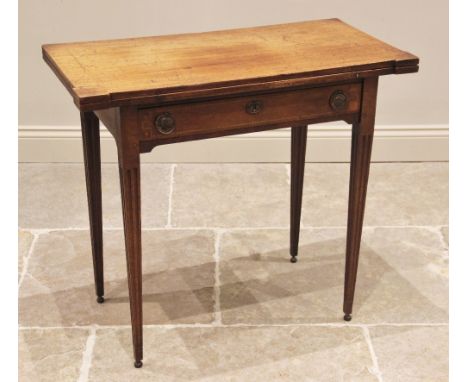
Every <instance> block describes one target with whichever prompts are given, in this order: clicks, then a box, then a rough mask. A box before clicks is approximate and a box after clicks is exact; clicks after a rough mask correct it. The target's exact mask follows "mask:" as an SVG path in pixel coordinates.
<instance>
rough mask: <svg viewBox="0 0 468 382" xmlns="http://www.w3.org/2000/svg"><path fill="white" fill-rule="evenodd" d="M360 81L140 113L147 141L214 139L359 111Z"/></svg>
mask: <svg viewBox="0 0 468 382" xmlns="http://www.w3.org/2000/svg"><path fill="white" fill-rule="evenodd" d="M360 101H361V83H349V84H342V85H338V86H326V87H317V88H309V89H300V90H289V91H283V92H277V93H269V94H259V95H253V96H243V97H233V98H227V99H223V100H213V101H203V102H193V103H185V104H174V105H165V106H157V107H154V108H145V109H140V110H139V124H140V127H141V129H142V132H143V135H144V139H157V140H160V139H161V140H164V139H174V138H180V137H182V138H183V137H187V136H192V137H196V136H197V135H210V134H216V133H220V132H224V133H226V132H227V131H229V130H233V131H241V130H242V129H244V128H245V129H246V130H247V129H248V128H255V127H260V126H280V125H284V127H286V126H289V125H290V124H297V123H300V122H307V121H313V120H314V119H320V118H324V119H331V120H333V119H336V120H339V119H341V118H342V117H344V116H346V115H350V114H354V113H357V112H359V108H360Z"/></svg>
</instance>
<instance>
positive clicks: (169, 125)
mask: <svg viewBox="0 0 468 382" xmlns="http://www.w3.org/2000/svg"><path fill="white" fill-rule="evenodd" d="M154 125H155V126H156V129H157V130H158V131H159V132H160V133H161V134H171V133H172V132H173V131H174V130H175V119H174V117H173V116H172V115H171V113H169V112H166V113H162V114H159V115H158V116H156V118H155V120H154Z"/></svg>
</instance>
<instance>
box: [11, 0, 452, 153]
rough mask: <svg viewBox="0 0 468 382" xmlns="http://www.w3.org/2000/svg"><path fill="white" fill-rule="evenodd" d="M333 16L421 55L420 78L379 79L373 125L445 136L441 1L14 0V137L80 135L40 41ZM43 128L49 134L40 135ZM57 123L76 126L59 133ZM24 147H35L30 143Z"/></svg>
mask: <svg viewBox="0 0 468 382" xmlns="http://www.w3.org/2000/svg"><path fill="white" fill-rule="evenodd" d="M331 17H338V18H341V19H342V20H344V21H346V22H348V23H350V24H352V25H354V26H356V27H358V28H360V29H362V30H364V31H366V32H368V33H371V34H373V35H375V36H376V37H378V38H380V39H382V40H385V41H386V42H388V43H390V44H393V45H396V46H398V47H399V48H401V49H404V50H408V51H411V52H412V53H415V54H416V55H418V56H419V57H420V59H421V63H420V72H419V73H418V74H411V75H403V76H387V77H383V78H382V79H381V83H380V84H381V85H380V90H379V102H378V112H377V121H376V123H377V125H378V126H384V127H385V128H386V129H389V128H391V126H397V127H398V129H400V130H399V131H402V129H403V130H404V129H406V127H408V129H413V130H414V129H415V126H418V128H417V129H419V127H421V126H423V127H424V128H423V129H424V133H423V134H422V135H424V136H425V137H427V136H431V134H432V133H433V132H434V131H437V134H436V135H437V136H438V137H440V136H442V135H444V134H446V128H447V124H448V3H447V2H446V1H443V0H431V1H429V2H428V1H422V0H411V1H408V0H393V1H376V0H365V1H338V0H327V1H310V0H309V1H307V0H289V1H278V0H255V1H252V0H237V1H220V0H197V1H193V0H166V1H156V0H138V1H123V0H80V1H76V0H40V1H36V0H20V1H19V75H20V78H19V124H20V138H23V139H27V138H28V137H29V138H30V139H32V138H37V137H38V136H39V135H40V134H45V135H43V136H42V138H45V137H49V136H54V134H55V136H54V137H55V138H57V134H59V133H57V131H58V130H57V128H56V127H57V126H60V127H61V128H60V129H61V130H60V132H61V133H60V134H62V133H63V134H65V135H67V134H68V135H69V138H71V137H72V136H73V137H74V138H75V139H76V138H77V137H76V136H75V135H76V134H75V133H76V131H75V130H76V126H77V125H78V124H79V116H78V113H77V110H76V109H75V107H74V105H73V103H72V102H71V97H70V96H69V95H68V93H67V92H66V91H65V89H64V87H63V86H62V85H61V84H60V83H59V81H58V80H57V79H56V78H55V77H54V75H53V74H52V72H51V71H50V69H49V68H48V67H47V66H46V65H45V63H44V62H43V61H42V57H41V49H40V47H41V44H43V43H52V42H65V41H79V40H93V39H109V38H121V37H129V36H145V35H158V34H173V33H183V32H197V31H208V30H215V29H226V28H238V27H247V26H254V25H265V24H273V23H284V22H293V21H300V20H307V19H320V18H331ZM291 59H292V60H293V59H294V57H291ZM38 126H40V127H38ZM44 126H46V127H48V128H50V129H49V130H50V131H52V133H50V131H49V135H47V134H48V133H47V132H45V133H44V131H45V130H46V129H45V128H44ZM64 126H73V128H70V129H68V128H65V129H64V128H63V127H64ZM421 129H422V127H421ZM421 129H419V130H418V131H419V132H421V131H422V130H421ZM428 129H429V130H428ZM72 130H73V133H71V131H72ZM64 131H65V133H64ZM431 132H432V133H431ZM60 134H59V135H60ZM74 134H75V135H74ZM410 135H411V134H410ZM420 135H421V134H420ZM31 142H32V141H31ZM20 146H21V139H20ZM28 150H32V149H31V147H30V146H28ZM21 153H23V154H24V149H23V150H21V147H20V155H22V154H21Z"/></svg>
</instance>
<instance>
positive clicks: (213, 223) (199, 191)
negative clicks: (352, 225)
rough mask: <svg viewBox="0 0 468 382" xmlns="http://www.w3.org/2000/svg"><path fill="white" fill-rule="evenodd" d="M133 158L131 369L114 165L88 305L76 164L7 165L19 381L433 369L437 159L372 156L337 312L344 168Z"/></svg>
mask: <svg viewBox="0 0 468 382" xmlns="http://www.w3.org/2000/svg"><path fill="white" fill-rule="evenodd" d="M288 168H289V166H288V165H286V164H220V165H215V164H197V165H195V164H178V165H149V164H145V165H143V166H142V199H143V201H142V214H143V218H142V220H143V228H144V232H143V263H144V264H143V269H144V281H143V292H144V323H145V327H144V366H143V368H142V369H139V370H136V369H134V368H133V362H132V346H131V335H130V326H129V323H130V317H129V307H128V293H127V284H126V269H125V256H124V245H123V233H122V229H121V227H122V218H121V207H120V206H121V205H120V196H119V186H118V173H117V167H116V165H113V164H106V165H103V209H104V225H105V232H104V262H105V280H106V284H105V288H106V302H105V303H104V304H103V305H98V304H96V302H95V297H94V286H93V276H92V262H91V254H90V242H89V232H88V221H87V218H88V217H87V210H86V208H87V205H86V199H85V195H86V193H85V183H84V171H83V168H82V165H80V164H76V165H75V164H22V165H20V167H19V174H20V196H19V204H20V207H19V221H20V231H19V259H18V272H19V295H20V299H19V317H20V330H19V342H20V354H19V356H20V370H19V372H20V381H34V382H36V381H54V382H57V381H61V382H62V381H79V382H84V381H368V380H369V381H385V382H388V381H447V380H448V324H447V322H448V227H447V225H448V208H447V207H448V164H447V163H405V164H403V163H390V164H379V163H375V164H372V167H371V174H370V179H369V188H368V203H367V208H366V215H365V226H366V227H365V229H364V233H363V241H362V248H361V262H360V268H359V274H358V282H357V290H356V299H355V308H354V314H353V321H351V322H350V323H345V322H344V321H343V320H342V313H341V305H342V293H343V270H344V248H345V233H346V230H345V224H346V203H347V187H348V186H347V183H348V165H347V164H307V165H306V174H305V185H304V205H303V218H302V225H303V227H302V231H301V238H300V252H299V257H300V258H299V262H298V263H297V264H291V263H289V255H288V243H289V240H288V224H289V221H288V219H289V170H288Z"/></svg>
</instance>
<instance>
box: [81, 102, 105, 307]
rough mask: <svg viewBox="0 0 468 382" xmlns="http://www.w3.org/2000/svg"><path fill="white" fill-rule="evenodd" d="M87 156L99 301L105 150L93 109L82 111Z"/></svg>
mask: <svg viewBox="0 0 468 382" xmlns="http://www.w3.org/2000/svg"><path fill="white" fill-rule="evenodd" d="M81 131H82V137H83V157H84V165H85V176H86V190H87V194H88V212H89V226H90V232H91V246H92V248H91V249H92V254H93V268H94V284H95V288H96V296H97V302H98V303H103V302H104V264H103V254H102V252H103V251H102V248H103V243H102V196H101V151H100V142H99V119H98V118H97V117H96V116H95V115H94V113H93V112H91V111H88V112H81Z"/></svg>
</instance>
